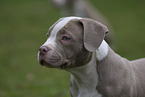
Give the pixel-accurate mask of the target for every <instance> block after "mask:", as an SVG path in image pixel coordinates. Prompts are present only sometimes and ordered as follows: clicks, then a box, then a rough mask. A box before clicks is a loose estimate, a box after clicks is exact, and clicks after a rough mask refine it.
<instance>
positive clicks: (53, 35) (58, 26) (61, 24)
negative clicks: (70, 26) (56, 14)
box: [43, 17, 82, 47]
mask: <svg viewBox="0 0 145 97" xmlns="http://www.w3.org/2000/svg"><path fill="white" fill-rule="evenodd" d="M72 19H82V18H80V17H65V18H63V19H62V20H61V21H60V22H58V23H57V24H56V25H55V26H54V28H53V30H52V31H51V34H50V37H49V38H48V39H47V41H46V42H45V43H44V44H43V46H44V45H50V46H53V47H54V46H55V44H56V43H55V40H56V35H57V33H58V31H59V30H61V29H62V28H63V27H64V26H65V25H66V24H67V23H68V22H69V21H70V20H72Z"/></svg>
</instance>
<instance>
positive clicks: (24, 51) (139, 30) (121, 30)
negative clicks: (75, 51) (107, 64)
mask: <svg viewBox="0 0 145 97" xmlns="http://www.w3.org/2000/svg"><path fill="white" fill-rule="evenodd" d="M91 1H92V2H93V3H94V5H95V6H97V8H98V9H99V10H100V11H101V12H102V13H103V14H104V15H105V16H106V17H107V18H108V20H109V21H110V23H111V24H112V26H113V28H114V30H115V33H114V34H115V41H114V45H115V51H116V52H117V53H119V54H120V55H122V56H123V57H126V58H128V59H130V60H132V59H136V58H141V57H145V38H144V36H145V12H144V9H145V6H144V4H145V1H143V0H128V1H126V0H120V1H116V0H109V1H108V0H91ZM59 18H60V14H59V10H57V9H54V8H53V7H52V6H51V4H50V1H48V0H23V1H22V0H1V1H0V97H70V96H69V77H70V75H69V73H68V72H66V71H62V70H57V69H48V68H45V67H42V66H40V65H39V64H38V62H37V52H38V49H39V47H40V45H41V44H43V43H44V41H45V40H46V37H45V35H46V32H47V30H48V28H49V27H50V26H51V25H52V24H53V23H54V22H55V21H56V20H57V19H59Z"/></svg>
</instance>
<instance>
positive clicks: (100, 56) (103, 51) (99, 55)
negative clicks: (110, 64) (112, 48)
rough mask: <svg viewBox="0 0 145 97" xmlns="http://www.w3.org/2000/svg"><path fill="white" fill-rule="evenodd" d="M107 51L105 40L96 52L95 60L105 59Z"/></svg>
mask: <svg viewBox="0 0 145 97" xmlns="http://www.w3.org/2000/svg"><path fill="white" fill-rule="evenodd" d="M108 50H109V49H108V44H107V43H106V41H105V40H103V42H102V43H101V45H100V46H99V48H98V49H97V50H96V54H97V59H98V60H99V61H101V60H102V59H103V58H105V57H106V56H107V55H108Z"/></svg>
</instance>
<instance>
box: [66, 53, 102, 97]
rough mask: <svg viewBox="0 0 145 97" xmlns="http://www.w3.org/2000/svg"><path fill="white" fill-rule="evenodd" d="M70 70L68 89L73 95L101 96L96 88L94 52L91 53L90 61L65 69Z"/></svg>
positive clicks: (79, 96)
mask: <svg viewBox="0 0 145 97" xmlns="http://www.w3.org/2000/svg"><path fill="white" fill-rule="evenodd" d="M67 71H69V72H71V74H72V75H71V81H70V83H71V84H72V86H71V87H70V91H71V93H72V95H73V97H102V95H101V94H99V93H98V91H97V90H96V86H97V85H98V73H97V72H96V71H97V70H96V53H95V52H94V53H93V56H92V59H91V61H90V62H89V63H88V64H86V65H84V66H81V67H74V68H71V69H67Z"/></svg>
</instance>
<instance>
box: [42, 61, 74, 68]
mask: <svg viewBox="0 0 145 97" xmlns="http://www.w3.org/2000/svg"><path fill="white" fill-rule="evenodd" d="M39 63H40V64H41V65H42V66H46V67H48V68H59V69H67V68H69V67H70V65H71V63H70V62H68V61H61V60H60V61H57V62H53V63H52V62H51V61H45V60H39Z"/></svg>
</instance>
